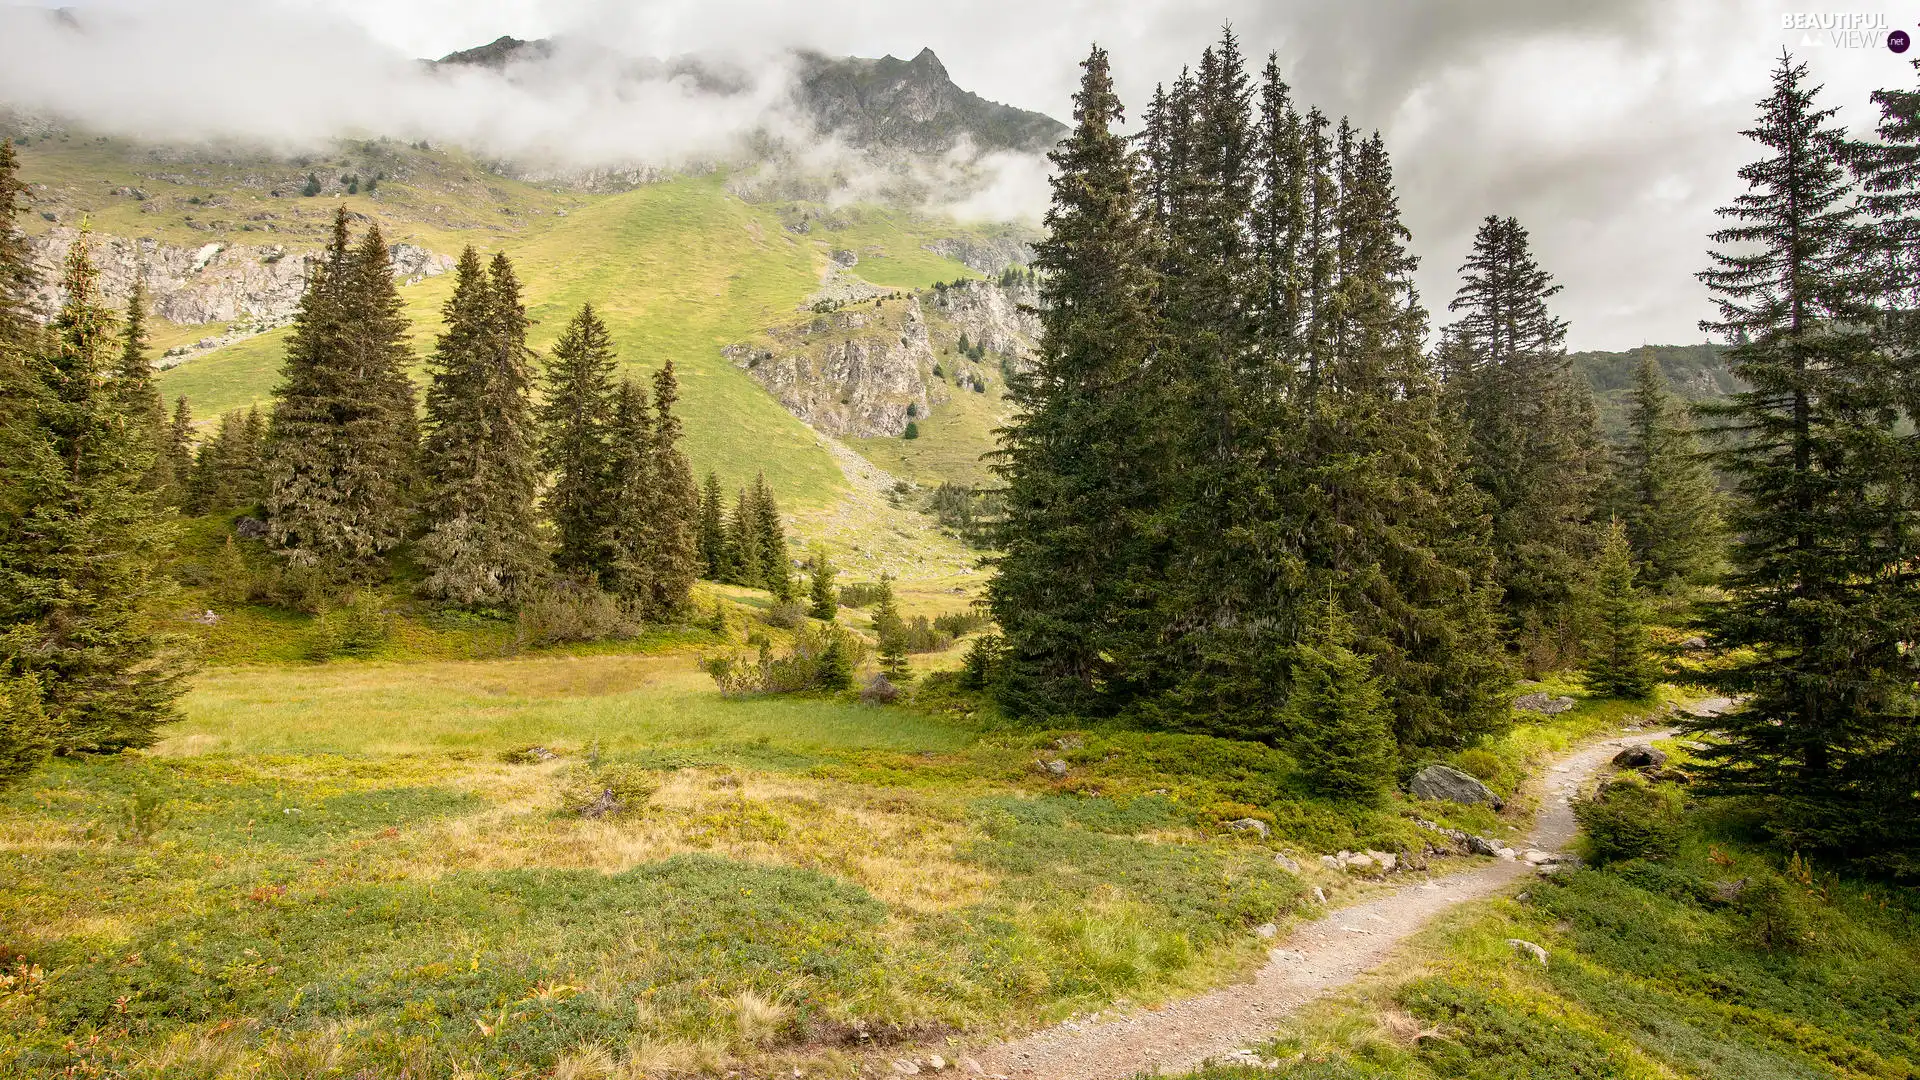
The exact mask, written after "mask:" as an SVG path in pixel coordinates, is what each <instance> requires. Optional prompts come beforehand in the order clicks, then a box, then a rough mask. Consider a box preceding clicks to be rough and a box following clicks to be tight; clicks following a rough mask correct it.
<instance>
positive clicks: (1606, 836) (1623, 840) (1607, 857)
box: [1573, 780, 1684, 864]
mask: <svg viewBox="0 0 1920 1080" xmlns="http://www.w3.org/2000/svg"><path fill="white" fill-rule="evenodd" d="M1681 809H1682V808H1681V805H1680V798H1679V796H1678V794H1676V793H1675V792H1673V791H1670V790H1667V789H1662V788H1654V787H1649V786H1648V785H1646V784H1643V783H1640V782H1638V781H1633V780H1615V781H1613V782H1612V783H1609V784H1607V785H1605V786H1604V787H1602V788H1601V789H1600V790H1599V791H1598V792H1596V793H1595V794H1594V796H1593V797H1592V798H1590V799H1581V800H1579V801H1577V802H1575V803H1574V805H1573V814H1574V817H1575V818H1577V819H1579V822H1580V828H1581V830H1582V831H1583V832H1584V833H1585V836H1586V845H1587V854H1588V856H1589V857H1590V858H1591V859H1592V860H1593V861H1594V862H1595V863H1597V864H1604V863H1610V862H1623V861H1625V860H1627V859H1664V858H1666V857H1667V856H1669V855H1672V854H1673V853H1674V852H1675V851H1677V850H1679V847H1680V837H1681V832H1682V827H1683V824H1684V822H1683V820H1682V814H1681Z"/></svg>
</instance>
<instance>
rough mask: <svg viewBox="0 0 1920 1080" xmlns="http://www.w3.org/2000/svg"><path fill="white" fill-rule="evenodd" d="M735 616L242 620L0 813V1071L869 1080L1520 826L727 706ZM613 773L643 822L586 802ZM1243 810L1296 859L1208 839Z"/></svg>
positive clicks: (1291, 786)
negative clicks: (636, 786) (725, 679)
mask: <svg viewBox="0 0 1920 1080" xmlns="http://www.w3.org/2000/svg"><path fill="white" fill-rule="evenodd" d="M903 598H904V606H905V610H906V612H907V613H908V614H909V615H911V614H916V613H935V612H938V611H940V610H952V609H953V608H952V607H951V606H948V605H950V604H951V602H952V594H951V593H949V592H947V591H945V590H943V589H932V590H929V591H926V592H925V593H924V594H921V593H916V592H914V591H912V590H908V591H905V592H904V593H903ZM715 602H718V603H720V604H722V605H723V606H724V607H725V608H726V609H727V610H728V614H729V624H730V630H729V634H728V637H727V639H726V640H725V641H722V640H720V639H719V638H717V637H715V636H714V634H713V631H712V630H711V629H701V628H697V627H689V628H686V629H684V630H678V631H661V632H657V633H655V634H654V635H652V636H651V637H649V638H646V639H643V640H642V641H640V642H638V643H629V644H627V645H625V646H623V647H621V648H620V649H618V650H614V649H610V648H609V647H607V646H588V647H573V648H556V649H547V650H539V649H521V648H514V647H511V642H510V641H507V640H505V639H504V637H503V636H502V635H503V633H504V632H503V631H501V630H500V629H499V628H494V629H492V630H486V631H484V632H482V631H477V630H474V629H473V628H471V627H465V628H462V627H454V628H448V627H444V626H435V625H433V624H431V623H430V622H427V621H422V620H419V619H417V618H416V617H414V616H410V615H409V616H404V617H402V619H401V620H400V621H401V623H402V624H403V630H402V631H397V632H396V633H394V634H393V635H392V638H391V639H390V641H389V643H388V644H387V645H385V646H384V647H383V648H382V650H380V651H377V652H375V653H373V654H372V655H371V658H368V659H352V660H334V661H331V662H327V663H312V662H303V661H300V660H298V659H297V658H288V657H285V656H282V655H280V654H278V653H276V652H274V651H273V649H272V648H268V647H265V646H263V645H261V644H260V643H261V642H264V641H271V640H278V639H288V640H296V641H297V640H299V639H300V637H301V635H302V633H304V632H305V631H306V630H307V629H310V628H311V621H310V620H309V617H307V616H295V615H286V614H279V615H275V616H273V617H274V618H277V619H280V620H282V622H280V623H266V622H252V623H250V622H249V621H248V620H249V619H254V620H263V619H266V618H268V616H267V615H265V614H263V613H262V612H264V610H265V609H257V610H253V609H245V608H238V607H236V608H231V609H229V615H228V617H226V618H223V619H222V620H221V624H222V625H226V624H232V632H231V633H230V634H229V635H228V636H222V634H223V633H225V632H224V631H221V630H220V629H219V628H218V627H215V628H209V629H208V630H207V631H206V633H207V635H208V636H207V642H208V644H207V647H208V649H209V650H210V652H211V654H212V655H213V656H214V657H215V659H217V660H220V661H222V662H220V663H216V664H214V665H213V666H210V667H208V668H207V669H206V670H204V671H203V672H202V673H201V675H200V676H198V678H197V679H196V682H195V685H194V688H193V691H192V692H191V694H190V695H189V696H188V698H187V699H186V702H185V712H186V718H185V719H184V720H183V721H182V722H181V723H179V724H177V725H174V726H172V727H170V728H168V729H167V730H166V732H165V737H164V739H163V741H162V742H161V743H159V744H158V745H157V746H155V747H154V748H152V749H151V750H149V751H145V752H140V753H134V754H128V755H124V756H121V757H118V758H110V759H91V758H81V759H63V760H57V761H55V762H53V763H51V764H50V765H49V766H48V767H47V768H45V769H44V770H42V771H41V772H39V773H37V774H35V775H34V776H33V777H32V778H30V779H29V780H28V781H27V782H26V783H25V784H24V785H22V786H21V787H19V788H17V789H16V790H14V791H12V792H10V793H9V794H7V795H6V796H4V797H0V883H3V884H0V943H4V948H5V956H4V957H0V968H4V970H5V972H6V975H5V979H4V981H3V982H0V1075H15V1076H49V1075H94V1076H141V1077H147V1076H152V1077H168V1078H176V1077H179V1078H194V1077H229V1076H272V1077H282V1076H284V1077H296V1076H298V1077H305V1076H325V1075H341V1076H355V1075H373V1076H398V1075H408V1076H421V1077H424V1076H473V1077H536V1076H548V1075H554V1076H671V1075H676V1074H683V1073H684V1074H694V1073H700V1072H703V1071H724V1070H726V1069H740V1068H748V1069H752V1070H756V1071H757V1072H768V1071H779V1072H781V1074H782V1075H787V1074H788V1073H789V1072H790V1070H791V1069H792V1068H795V1067H798V1068H801V1069H802V1070H803V1071H805V1072H806V1073H807V1074H808V1075H853V1074H854V1071H855V1069H856V1067H857V1066H860V1065H862V1063H868V1064H867V1065H866V1067H868V1068H871V1067H872V1065H871V1062H872V1061H873V1060H874V1059H875V1058H876V1056H880V1055H884V1054H885V1053H886V1047H887V1046H889V1045H892V1044H893V1043H897V1042H902V1041H908V1042H912V1043H915V1044H918V1045H926V1046H933V1047H936V1048H940V1047H947V1046H949V1045H953V1044H964V1043H968V1042H974V1043H977V1042H978V1041H979V1040H980V1039H983V1038H987V1037H991V1036H992V1035H994V1034H996V1033H1001V1032H1006V1031H1011V1030H1015V1029H1020V1028H1025V1027H1028V1026H1031V1025H1032V1024H1034V1023H1037V1022H1041V1021H1045V1020H1049V1019H1055V1018H1060V1017H1064V1016H1066V1015H1069V1014H1072V1013H1074V1012H1076V1011H1080V1010H1086V1009H1092V1008H1099V1007H1105V1006H1107V1005H1108V1004H1110V1003H1111V1002H1113V1001H1115V1000H1117V999H1127V1000H1134V1001H1152V1000H1155V999H1161V998H1166V997H1169V996H1175V995H1179V994H1182V993H1186V992H1190V991H1192V990H1194V989H1196V988H1199V987H1202V986H1205V985H1213V984H1217V983H1218V982H1220V981H1221V980H1223V979H1226V978H1229V977H1232V976H1233V975H1235V974H1236V973H1239V972H1242V971H1245V970H1248V969H1249V968H1251V967H1252V966H1254V965H1255V964H1257V963H1258V961H1259V960H1260V958H1261V957H1262V956H1263V955H1264V948H1263V946H1262V944H1261V942H1260V940H1259V939H1258V938H1257V937H1256V936H1255V935H1254V934H1252V932H1251V931H1252V929H1253V927H1255V926H1256V925H1258V924H1261V923H1265V922H1278V923H1281V924H1285V923H1286V922H1287V921H1288V920H1289V919H1291V918H1293V917H1295V916H1296V915H1298V914H1300V913H1302V912H1305V911H1307V910H1310V909H1311V903H1310V901H1309V900H1308V899H1307V894H1308V893H1309V892H1310V890H1311V888H1312V886H1314V885H1316V884H1317V885H1320V886H1321V887H1323V888H1325V889H1326V890H1328V891H1329V892H1333V893H1336V894H1337V893H1339V892H1340V891H1341V890H1348V891H1354V892H1364V891H1365V890H1367V889H1369V888H1373V887H1376V886H1374V885H1373V884H1371V883H1369V882H1367V881H1366V880H1364V879H1359V878H1353V879H1348V878H1345V877H1343V876H1338V875H1335V874H1334V873H1333V872H1331V871H1327V870H1325V869H1324V868H1322V867H1320V866H1319V865H1318V864H1317V863H1316V862H1314V860H1312V859H1311V858H1309V856H1311V855H1312V854H1314V853H1316V852H1325V851H1333V850H1337V849H1339V848H1343V847H1346V848H1363V847H1375V848H1382V849H1389V850H1398V851H1402V852H1405V853H1408V854H1409V855H1411V856H1413V857H1414V858H1415V860H1416V861H1418V858H1419V855H1418V853H1419V852H1420V851H1421V850H1422V843H1421V836H1422V834H1421V833H1420V832H1419V831H1418V830H1417V829H1416V828H1415V827H1414V826H1413V825H1412V823H1411V822H1410V820H1409V819H1408V817H1407V816H1406V815H1407V814H1408V813H1409V812H1416V811H1417V812H1418V813H1420V814H1422V815H1424V816H1428V817H1434V818H1439V819H1441V820H1444V821H1447V822H1449V823H1451V824H1455V825H1459V826H1462V827H1468V828H1473V829H1476V830H1481V831H1491V832H1497V833H1502V834H1506V835H1515V834H1517V832H1518V831H1520V830H1521V829H1523V828H1524V825H1525V819H1526V809H1525V800H1524V799H1521V800H1516V802H1515V804H1514V806H1513V808H1512V809H1510V810H1509V811H1507V812H1506V813H1504V814H1501V815H1495V814H1493V813H1491V812H1490V811H1487V810H1485V809H1469V808H1458V807H1454V808H1443V807H1439V806H1431V805H1428V806H1419V807H1415V806H1412V805H1410V804H1406V803H1403V802H1395V803H1392V804H1388V805H1384V806H1381V807H1377V808H1367V807H1356V806H1353V805H1348V804H1337V803H1327V802H1323V801H1320V800H1318V799H1314V798H1311V797H1308V796H1307V795H1306V794H1305V793H1304V787H1303V784H1302V780H1301V777H1300V776H1299V775H1298V772H1297V769H1296V768H1295V766H1294V763H1293V761H1292V759H1291V758H1290V757H1289V756H1288V755H1286V754H1285V753H1284V752H1282V751H1279V750H1275V749H1272V748H1268V747H1263V746H1258V745H1254V744H1246V743H1235V742H1228V741H1223V740H1218V739H1210V738H1205V737H1198V736H1180V735H1164V734H1162V735H1154V734H1147V733H1140V732H1132V731H1123V730H1093V731H1073V732H1068V731H1038V732H1036V731H1024V730H1015V729H1011V728H1008V727H1006V726H1004V725H1003V724H1002V723H1001V722H999V721H998V720H997V718H996V716H995V714H994V713H993V711H992V710H991V709H990V708H987V707H985V706H983V705H982V704H981V702H979V701H978V700H977V699H975V698H973V697H971V696H968V695H963V694H959V693H957V692H954V691H953V690H952V689H951V686H950V684H947V683H945V682H944V681H943V680H942V679H939V678H935V679H932V680H931V681H932V682H933V683H936V684H940V685H930V686H929V687H927V688H926V689H925V690H923V691H922V693H921V694H920V696H919V697H918V698H917V700H916V703H915V704H913V705H909V706H891V707H887V706H876V705H868V704H863V703H861V702H859V701H858V700H857V699H856V698H855V697H854V696H853V695H847V696H844V697H842V696H798V697H784V698H758V699H748V700H725V699H722V698H721V697H720V696H719V694H718V693H717V692H716V690H715V689H714V686H713V683H712V681H711V680H710V679H709V678H708V677H707V676H706V675H705V674H704V673H703V672H702V671H701V670H700V669H699V667H698V661H699V658H700V657H701V656H702V655H704V654H709V653H712V652H715V651H719V650H722V649H727V648H734V649H738V648H744V647H745V646H744V645H743V642H742V638H743V637H744V636H745V635H746V634H749V633H766V634H769V635H772V636H775V637H777V636H778V635H779V633H780V632H779V631H777V630H774V629H772V628H770V627H765V626H764V625H762V624H761V623H760V622H758V621H757V620H758V618H759V613H761V612H763V611H764V610H765V606H766V598H765V597H764V595H763V594H757V593H753V592H751V591H749V590H740V589H723V588H709V587H705V586H703V592H702V597H701V604H702V605H705V606H707V609H708V610H710V609H711V604H713V603H715ZM249 610H252V611H253V613H252V614H249V613H248V612H249ZM867 617H868V615H867V613H865V612H862V611H857V610H849V611H847V612H846V614H845V619H846V621H847V622H848V623H849V624H850V625H852V626H854V627H855V628H856V629H858V628H862V627H864V625H865V622H866V620H867ZM301 620H308V622H305V623H302V622H301ZM486 634H494V635H496V637H495V638H491V639H490V638H487V637H486ZM488 642H491V643H492V644H491V645H489V644H488ZM476 643H478V644H476ZM481 645H486V646H487V648H491V647H492V646H493V645H499V646H501V648H499V650H498V651H497V652H494V653H488V652H487V651H486V648H482V647H480V646H481ZM962 648H963V646H961V645H956V646H955V647H954V648H953V649H951V650H949V651H948V652H947V653H945V654H937V655H923V656H918V657H916V658H915V666H916V668H917V669H918V670H920V671H922V672H930V671H938V670H942V669H950V668H952V667H955V666H957V664H958V659H959V653H960V651H961V650H962ZM463 650H465V651H464V652H463ZM462 655H472V656H492V657H493V658H488V659H454V658H451V657H458V656H462ZM434 657H439V658H434ZM1622 716H1623V713H1622V711H1621V708H1620V707H1619V706H1618V705H1617V704H1615V703H1591V704H1587V705H1583V706H1582V707H1581V708H1580V709H1578V710H1576V711H1575V712H1574V713H1571V714H1568V715H1567V716H1564V717H1560V718H1556V719H1555V720H1554V721H1552V722H1551V723H1550V724H1545V725H1540V726H1532V725H1529V726H1523V727H1521V728H1518V729H1516V732H1515V734H1514V735H1512V736H1510V737H1508V738H1507V739H1505V740H1502V741H1500V742H1499V743H1498V744H1497V745H1495V746H1493V747H1491V748H1489V749H1488V751H1487V755H1486V756H1487V758H1488V759H1489V760H1491V761H1493V762H1495V763H1496V764H1495V765H1493V766H1489V765H1488V764H1487V761H1481V762H1479V764H1478V767H1480V768H1481V769H1482V771H1483V772H1488V773H1489V774H1491V775H1495V783H1496V784H1497V785H1500V786H1503V787H1505V788H1506V789H1508V790H1512V789H1513V787H1514V784H1515V783H1516V782H1517V780H1518V778H1519V777H1520V776H1521V775H1522V773H1523V772H1524V770H1525V768H1526V765H1527V762H1528V759H1529V757H1530V756H1532V755H1536V754H1538V753H1542V752H1545V751H1546V750H1548V749H1550V748H1551V747H1553V746H1555V745H1558V744H1560V743H1562V742H1564V741H1565V740H1567V739H1570V738H1573V737H1576V736H1577V735H1578V734H1579V733H1581V732H1583V731H1589V730H1597V729H1601V728H1605V727H1609V726H1612V725H1615V724H1617V723H1619V722H1620V720H1621V719H1622ZM536 746H537V747H541V748H544V749H545V750H547V751H549V752H551V753H552V754H553V755H554V756H553V757H551V758H545V755H542V754H531V755H530V754H527V753H525V751H527V749H528V748H530V747H536ZM1055 761H1057V762H1060V763H1062V764H1063V765H1064V767H1065V770H1066V771H1065V774H1064V775H1056V773H1055V772H1053V771H1048V770H1046V769H1042V768H1041V767H1040V766H1041V764H1042V763H1045V762H1055ZM616 772H617V773H618V774H620V775H629V776H631V775H638V776H641V777H644V778H645V779H644V784H643V787H645V788H650V789H652V793H651V797H650V798H647V799H646V801H645V804H644V807H642V808H640V809H638V810H637V811H635V812H632V813H627V814H622V815H618V816H609V817H606V818H602V819H597V820H594V819H588V818H584V817H582V816H580V815H578V814H575V813H570V812H568V811H567V810H565V809H564V808H563V805H564V800H565V799H567V798H568V794H567V793H568V792H569V791H571V790H576V789H578V788H579V787H580V785H582V784H583V783H585V784H598V783H599V782H600V779H601V778H602V777H603V776H612V775H615V774H616ZM1503 772H1504V773H1505V774H1506V775H1505V777H1504V779H1503V778H1502V777H1501V776H1500V775H1498V774H1501V773H1503ZM609 782H612V781H609ZM1244 816H1254V817H1258V818H1261V819H1262V820H1265V821H1268V822H1269V823H1270V824H1271V825H1272V827H1273V835H1272V837H1271V838H1270V839H1267V840H1260V839H1256V838H1253V837H1251V836H1248V835H1245V834H1240V833H1233V832H1230V831H1228V830H1226V829H1225V828H1224V827H1223V822H1225V821H1227V820H1232V819H1235V818H1239V817H1244ZM1277 850H1285V851H1289V852H1292V853H1293V854H1294V855H1295V856H1296V857H1298V858H1300V859H1301V861H1302V862H1303V863H1304V864H1306V865H1305V868H1304V869H1303V870H1302V871H1301V872H1300V873H1299V874H1294V873H1289V872H1287V871H1286V870H1285V869H1283V868H1282V866H1281V865H1280V864H1279V863H1278V862H1277V861H1276V859H1275V854H1276V851H1277ZM1453 862H1455V863H1459V862H1460V860H1453ZM1445 865H1446V864H1445V863H1442V862H1436V863H1435V864H1434V866H1433V869H1435V870H1440V869H1443V868H1444V867H1445ZM947 1052H948V1053H949V1054H951V1053H952V1052H953V1051H952V1050H950V1049H949V1050H948V1051H947ZM68 1070H70V1071H68Z"/></svg>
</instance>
